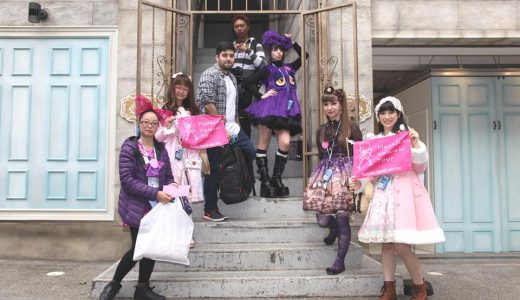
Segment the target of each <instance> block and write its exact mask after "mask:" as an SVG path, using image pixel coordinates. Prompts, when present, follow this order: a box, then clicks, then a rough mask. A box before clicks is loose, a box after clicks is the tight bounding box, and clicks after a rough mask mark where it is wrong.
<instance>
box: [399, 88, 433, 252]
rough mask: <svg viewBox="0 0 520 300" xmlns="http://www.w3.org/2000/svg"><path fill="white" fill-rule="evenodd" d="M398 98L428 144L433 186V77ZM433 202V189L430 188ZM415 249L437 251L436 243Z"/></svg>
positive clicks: (429, 179) (428, 180)
mask: <svg viewBox="0 0 520 300" xmlns="http://www.w3.org/2000/svg"><path fill="white" fill-rule="evenodd" d="M395 97H396V98H398V99H399V100H401V104H402V105H403V108H404V111H405V115H406V117H407V122H408V125H409V126H410V127H412V128H414V129H415V130H417V132H418V133H419V138H420V139H421V140H422V141H423V142H424V143H425V144H426V147H427V148H428V153H429V154H430V161H429V167H428V169H427V170H426V173H425V183H426V185H427V187H431V186H433V152H432V151H433V144H432V143H433V141H432V134H431V133H432V119H431V115H432V79H431V78H428V79H425V80H423V81H421V82H419V83H418V84H416V85H414V86H412V87H410V88H408V89H406V90H404V91H402V92H400V93H398V94H396V95H395ZM428 191H429V193H430V198H431V200H432V202H433V200H434V199H435V198H434V195H433V189H431V188H428ZM414 249H415V251H417V252H419V253H422V252H426V253H433V252H435V245H418V246H415V248H414Z"/></svg>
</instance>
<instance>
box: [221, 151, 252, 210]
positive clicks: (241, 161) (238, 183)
mask: <svg viewBox="0 0 520 300" xmlns="http://www.w3.org/2000/svg"><path fill="white" fill-rule="evenodd" d="M218 181H219V196H220V199H222V201H224V203H226V204H235V203H240V202H243V201H245V200H247V198H248V197H249V194H250V193H251V191H252V190H253V186H254V179H253V178H252V177H251V176H250V174H249V170H248V168H247V164H246V160H245V158H244V154H243V153H242V150H241V149H240V148H239V147H238V146H237V145H235V144H227V145H224V146H223V147H222V148H220V151H219V168H218Z"/></svg>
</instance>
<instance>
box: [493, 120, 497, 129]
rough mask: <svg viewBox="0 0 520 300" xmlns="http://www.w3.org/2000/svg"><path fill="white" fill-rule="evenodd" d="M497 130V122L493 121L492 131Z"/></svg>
mask: <svg viewBox="0 0 520 300" xmlns="http://www.w3.org/2000/svg"><path fill="white" fill-rule="evenodd" d="M496 129H497V121H493V131H495V130H496Z"/></svg>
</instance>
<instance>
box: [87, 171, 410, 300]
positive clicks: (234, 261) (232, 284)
mask: <svg viewBox="0 0 520 300" xmlns="http://www.w3.org/2000/svg"><path fill="white" fill-rule="evenodd" d="M300 181H301V180H300ZM220 207H221V211H222V212H223V213H224V214H226V215H228V216H229V217H230V219H229V220H228V221H225V222H220V223H214V222H208V221H204V220H202V219H201V216H202V212H203V205H202V204H195V205H194V222H195V232H194V237H195V240H196V247H195V249H193V250H192V251H191V252H190V255H189V260H190V266H189V267H185V266H180V265H174V264H170V263H163V262H157V264H156V267H155V270H154V272H153V274H152V285H153V286H155V287H156V290H157V291H158V292H159V293H161V294H163V295H165V296H166V297H168V298H175V299H177V298H188V299H202V298H222V299H233V298H235V299H239V298H289V297H294V298H312V299H319V298H326V297H346V296H375V295H377V294H378V293H379V289H380V286H381V282H382V275H381V267H380V265H379V263H377V262H375V261H374V260H372V259H371V258H369V257H367V256H364V255H363V248H362V247H361V246H359V245H358V244H356V243H354V242H353V243H351V246H350V249H349V252H348V255H347V258H346V266H347V270H346V271H345V272H344V273H342V274H339V275H336V276H329V275H327V274H326V273H325V268H326V267H328V266H330V264H331V263H332V262H333V260H334V258H335V256H336V247H337V244H336V243H335V244H334V245H331V246H326V245H325V244H324V243H323V237H324V236H325V235H326V233H327V232H326V230H324V229H322V228H319V227H318V226H317V225H316V221H315V218H314V214H313V213H306V212H304V211H303V210H302V208H301V197H289V198H277V199H266V198H260V197H251V198H249V199H248V200H247V201H246V202H243V203H240V204H235V205H229V206H226V205H224V204H222V203H220ZM360 224H361V218H356V219H353V220H352V231H353V237H355V235H356V234H357V231H358V229H359V226H360ZM116 266H117V263H115V264H114V265H113V266H111V267H110V268H109V269H108V270H106V271H105V272H103V273H102V274H100V275H99V276H98V277H97V278H95V279H94V280H93V284H92V291H91V296H92V297H93V298H97V297H98V296H99V293H100V292H101V290H102V289H103V287H104V286H105V284H106V283H107V282H109V281H110V279H111V278H112V276H113V274H114V271H115V268H116ZM137 269H138V266H136V267H135V268H134V270H132V272H130V273H129V274H128V275H127V276H126V278H125V279H124V281H123V288H122V289H121V291H120V293H119V295H118V296H119V297H132V295H133V290H134V286H135V285H136V283H137ZM398 285H399V286H402V280H401V278H400V277H398Z"/></svg>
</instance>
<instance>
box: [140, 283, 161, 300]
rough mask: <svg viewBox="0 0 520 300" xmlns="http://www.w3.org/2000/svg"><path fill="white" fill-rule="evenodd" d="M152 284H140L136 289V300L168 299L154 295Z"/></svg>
mask: <svg viewBox="0 0 520 300" xmlns="http://www.w3.org/2000/svg"><path fill="white" fill-rule="evenodd" d="M153 288H154V287H150V282H139V283H138V284H137V286H136V287H135V293H134V300H166V297H164V296H161V295H159V294H157V293H154V291H152V290H153Z"/></svg>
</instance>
